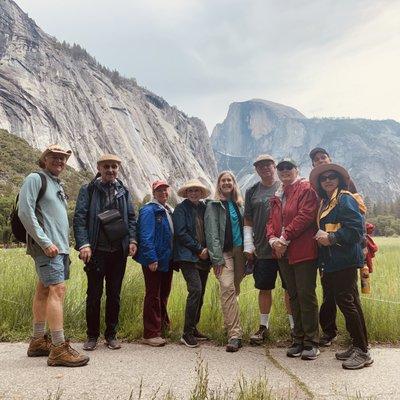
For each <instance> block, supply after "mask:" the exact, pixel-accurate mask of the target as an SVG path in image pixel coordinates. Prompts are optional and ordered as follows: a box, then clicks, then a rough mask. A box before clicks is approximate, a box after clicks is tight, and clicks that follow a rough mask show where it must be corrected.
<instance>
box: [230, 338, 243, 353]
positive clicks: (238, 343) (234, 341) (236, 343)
mask: <svg viewBox="0 0 400 400" xmlns="http://www.w3.org/2000/svg"><path fill="white" fill-rule="evenodd" d="M241 347H242V339H238V338H230V339H229V340H228V344H227V345H226V351H227V352H228V353H235V352H236V351H238V350H239V349H240V348H241Z"/></svg>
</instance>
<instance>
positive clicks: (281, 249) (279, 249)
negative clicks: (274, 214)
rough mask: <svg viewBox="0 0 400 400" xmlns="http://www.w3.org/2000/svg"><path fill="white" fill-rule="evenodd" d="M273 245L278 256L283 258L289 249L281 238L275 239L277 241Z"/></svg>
mask: <svg viewBox="0 0 400 400" xmlns="http://www.w3.org/2000/svg"><path fill="white" fill-rule="evenodd" d="M272 247H273V249H274V251H275V254H276V256H277V257H278V258H282V257H283V255H284V254H285V253H286V250H287V246H286V245H285V244H283V243H282V242H281V241H280V240H279V239H278V240H275V242H274V243H273V244H272Z"/></svg>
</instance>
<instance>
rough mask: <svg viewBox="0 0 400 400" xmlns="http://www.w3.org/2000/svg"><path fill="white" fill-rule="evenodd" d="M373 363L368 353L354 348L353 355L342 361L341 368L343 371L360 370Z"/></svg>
mask: <svg viewBox="0 0 400 400" xmlns="http://www.w3.org/2000/svg"><path fill="white" fill-rule="evenodd" d="M373 362H374V360H373V359H372V358H371V354H370V353H369V351H367V352H364V351H362V350H361V349H359V348H358V347H354V350H353V353H352V354H351V356H350V357H349V358H348V359H347V360H345V361H343V363H342V367H343V368H344V369H361V368H364V367H369V366H370V365H371V364H372V363H373Z"/></svg>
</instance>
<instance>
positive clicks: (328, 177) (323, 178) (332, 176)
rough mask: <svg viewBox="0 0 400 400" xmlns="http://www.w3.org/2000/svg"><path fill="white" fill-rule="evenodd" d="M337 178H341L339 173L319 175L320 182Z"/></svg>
mask: <svg viewBox="0 0 400 400" xmlns="http://www.w3.org/2000/svg"><path fill="white" fill-rule="evenodd" d="M335 179H339V175H338V174H329V175H321V176H320V177H319V181H320V182H326V181H328V180H329V181H334V180H335Z"/></svg>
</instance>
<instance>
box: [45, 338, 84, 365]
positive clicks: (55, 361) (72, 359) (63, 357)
mask: <svg viewBox="0 0 400 400" xmlns="http://www.w3.org/2000/svg"><path fill="white" fill-rule="evenodd" d="M88 361H89V357H88V356H85V355H83V354H80V353H78V352H77V351H76V350H74V349H73V348H72V347H71V346H70V344H69V340H66V341H65V342H64V343H62V344H60V345H59V346H54V345H53V344H52V345H51V348H50V354H49V358H48V359H47V365H49V366H51V367H55V366H63V367H82V366H83V365H86V364H87V363H88Z"/></svg>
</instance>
